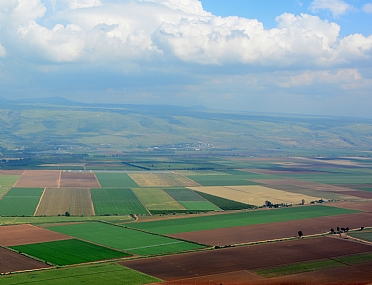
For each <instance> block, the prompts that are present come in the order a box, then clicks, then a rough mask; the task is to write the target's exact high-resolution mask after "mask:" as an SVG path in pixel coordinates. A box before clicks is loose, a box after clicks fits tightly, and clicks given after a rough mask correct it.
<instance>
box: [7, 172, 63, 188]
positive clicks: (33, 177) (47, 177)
mask: <svg viewBox="0 0 372 285" xmlns="http://www.w3.org/2000/svg"><path fill="white" fill-rule="evenodd" d="M60 178H61V171H55V170H25V172H24V173H23V174H22V175H21V177H20V178H19V180H18V181H17V183H16V184H15V185H14V187H26V188H29V187H40V188H47V187H48V188H58V187H59V186H60Z"/></svg>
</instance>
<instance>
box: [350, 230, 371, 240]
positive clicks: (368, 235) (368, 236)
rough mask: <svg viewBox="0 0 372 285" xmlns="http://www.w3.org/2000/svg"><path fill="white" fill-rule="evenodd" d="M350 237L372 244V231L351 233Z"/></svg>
mask: <svg viewBox="0 0 372 285" xmlns="http://www.w3.org/2000/svg"><path fill="white" fill-rule="evenodd" d="M350 236H352V237H356V238H360V239H363V240H366V241H370V242H372V231H370V232H356V233H350Z"/></svg>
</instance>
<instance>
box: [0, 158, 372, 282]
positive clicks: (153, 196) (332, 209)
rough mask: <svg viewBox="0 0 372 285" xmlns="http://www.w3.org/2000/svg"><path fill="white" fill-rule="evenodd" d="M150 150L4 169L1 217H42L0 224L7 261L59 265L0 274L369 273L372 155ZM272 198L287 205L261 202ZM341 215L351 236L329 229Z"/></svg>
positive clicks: (222, 278)
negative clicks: (147, 156)
mask: <svg viewBox="0 0 372 285" xmlns="http://www.w3.org/2000/svg"><path fill="white" fill-rule="evenodd" d="M131 159H132V158H131ZM198 159H199V158H197V159H195V161H197V160H198ZM149 161H153V163H152V164H151V165H150V166H149V167H150V169H154V171H143V172H140V171H139V170H140V169H141V168H140V167H145V166H146V163H147V162H141V163H137V164H133V165H135V166H133V165H132V166H131V165H126V164H123V166H122V165H120V164H118V163H117V160H116V161H114V160H113V161H112V162H107V163H104V162H102V163H90V165H91V166H92V167H94V168H95V169H97V170H98V169H99V170H102V169H103V168H100V167H99V165H103V166H105V167H107V168H105V169H109V168H110V167H113V169H126V168H128V169H129V168H130V169H131V170H132V169H133V168H136V172H120V171H112V172H110V171H104V172H103V171H97V172H86V171H81V172H73V171H69V170H63V171H55V170H37V171H36V170H22V171H12V170H7V171H3V170H0V186H1V187H0V215H1V217H0V223H2V224H17V223H26V222H28V223H30V222H32V223H35V224H34V225H30V224H24V225H7V226H5V225H2V226H0V245H1V246H2V247H1V248H0V250H1V252H0V255H1V257H2V259H3V258H5V259H6V260H7V264H5V263H3V262H0V273H6V272H10V271H18V270H21V271H22V270H29V269H40V268H47V267H50V264H55V265H58V266H59V267H61V268H58V269H57V268H55V269H48V270H47V271H45V272H33V273H22V274H17V275H14V276H5V275H4V276H0V283H1V284H27V282H29V281H34V280H36V279H37V283H38V284H45V285H46V284H50V283H48V280H53V284H61V285H62V284H63V285H64V284H67V283H65V282H68V283H70V284H71V283H76V282H77V281H78V280H80V281H81V282H82V283H89V284H102V283H110V284H122V283H123V280H125V283H126V284H146V283H149V282H153V283H154V282H161V284H190V283H196V284H213V285H214V284H221V283H222V284H225V283H226V284H230V283H231V282H235V283H236V284H246V282H247V281H249V282H250V284H278V283H280V282H281V283H290V282H301V280H309V283H310V284H312V282H313V284H322V282H321V281H322V279H321V278H328V279H324V280H329V282H333V283H334V284H340V282H341V281H342V282H345V283H346V284H354V283H359V284H368V283H371V282H372V270H371V268H372V246H371V244H370V240H371V234H370V230H369V227H372V224H371V221H372V206H371V205H372V196H371V194H370V193H371V191H370V189H372V181H371V179H370V177H371V173H372V172H371V171H370V164H369V163H370V162H369V160H367V159H366V160H354V159H351V158H348V159H338V160H337V159H335V160H334V161H333V162H332V159H329V160H327V161H322V159H318V158H315V159H311V158H306V159H303V158H300V157H291V158H259V157H232V158H229V157H221V158H219V159H215V160H214V162H213V163H211V164H209V166H210V167H212V168H214V169H207V170H197V169H196V168H193V167H192V163H190V164H186V163H185V164H184V166H187V168H188V169H192V170H182V171H177V172H170V171H167V172H160V171H156V170H159V169H160V168H161V167H166V166H168V165H166V164H167V163H168V162H167V161H166V160H164V159H162V158H154V160H149ZM190 161H191V160H190ZM171 162H172V160H171V159H170V160H169V163H171ZM61 165H62V164H60V165H59V166H58V167H61ZM68 165H73V164H71V163H70V164H64V168H65V167H67V166H68ZM199 165H202V163H199ZM205 165H207V163H206V164H205ZM146 167H147V166H146ZM172 167H176V163H174V164H173V165H172ZM172 167H171V168H172ZM177 167H181V163H179V164H177ZM61 169H62V168H61ZM71 170H73V169H71ZM266 201H270V202H271V204H273V205H274V206H275V207H278V205H279V209H269V208H268V207H263V209H257V208H259V207H260V208H261V207H262V205H263V204H265V202H266ZM302 201H304V202H305V204H306V205H298V204H300V203H302ZM309 203H311V204H314V203H315V205H309ZM317 203H325V204H323V205H319V204H317ZM284 204H287V206H286V207H281V205H284ZM296 204H297V205H296ZM248 209H249V210H248ZM234 210H240V211H237V212H236V211H234ZM66 212H68V213H69V216H64V215H65V213H66ZM190 212H192V213H194V215H189V213H190ZM201 212H209V213H201ZM164 214H165V215H164ZM169 214H171V215H169ZM58 215H60V216H58ZM62 215H63V216H62ZM129 215H130V216H129ZM22 216H25V217H22ZM89 220H92V221H89ZM93 220H101V221H102V222H97V221H93ZM337 227H349V228H350V232H349V233H348V237H349V238H348V239H345V237H347V236H346V235H345V234H343V235H341V236H340V235H331V234H330V233H329V231H330V229H331V228H333V229H336V228H337ZM361 228H365V229H364V230H363V231H361V230H360V229H361ZM298 231H302V232H303V234H304V235H305V238H302V239H298V238H295V237H296V236H297V234H298ZM311 235H325V236H327V237H321V238H309V236H311ZM354 238H357V239H358V240H365V242H363V241H358V242H355V241H353V239H354ZM287 239H288V240H287ZM282 240H286V241H282ZM268 241H270V242H268ZM248 243H249V244H251V243H254V244H251V245H250V246H249V247H247V246H244V245H246V244H248ZM255 243H258V244H255ZM232 245H233V246H236V245H240V246H236V247H231V246H232ZM225 246H226V247H227V248H223V247H225ZM221 247H222V248H221ZM206 248H207V249H208V250H205V249H206ZM217 248H219V249H218V250H217ZM304 249H306V254H303V253H304ZM267 252H270V254H266V253H267ZM175 253H183V254H175ZM25 255H27V257H26V256H25ZM154 255H155V256H156V257H152V256H154ZM247 256H249V257H252V256H253V257H254V258H250V259H249V260H250V261H249V262H246V260H247ZM31 257H33V258H35V259H32V258H31ZM128 257H130V259H128ZM137 257H141V258H140V259H137ZM132 259H133V260H132ZM8 260H9V262H8ZM40 260H44V261H45V262H47V263H45V262H44V263H43V262H40ZM105 260H110V262H113V261H112V260H116V261H115V262H120V264H121V265H118V264H117V263H106V261H105ZM119 260H120V261H119ZM96 261H97V262H99V264H97V265H92V266H86V265H83V266H81V265H79V266H78V267H76V268H68V267H66V268H65V267H64V266H65V265H74V264H81V263H90V262H96ZM8 263H9V264H8ZM122 265H124V266H128V267H130V268H132V269H136V270H139V271H140V272H142V273H139V272H138V271H133V270H131V269H128V268H127V267H124V266H122ZM195 265H197V266H195ZM93 269H94V271H92V270H93ZM132 276H133V281H131V280H132V279H131V278H132ZM319 276H320V277H319ZM35 278H36V279H35ZM48 278H49V279H48ZM118 279H120V280H118ZM17 280H18V281H17ZM139 280H140V281H139ZM95 282H98V283H95ZM131 282H132V283H131ZM229 282H230V283H229ZM159 284H160V283H159Z"/></svg>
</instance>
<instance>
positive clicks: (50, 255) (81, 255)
mask: <svg viewBox="0 0 372 285" xmlns="http://www.w3.org/2000/svg"><path fill="white" fill-rule="evenodd" d="M11 248H13V249H15V250H17V251H19V252H23V253H26V254H28V255H31V256H34V257H36V258H38V259H41V260H44V261H48V262H50V263H52V264H55V265H70V264H77V263H86V262H91V261H97V260H105V259H116V258H122V257H128V256H130V254H128V253H125V252H121V251H117V250H113V249H110V248H106V247H102V246H99V245H95V244H92V243H88V242H85V241H81V240H77V239H68V240H58V241H50V242H42V243H35V244H25V245H17V246H11Z"/></svg>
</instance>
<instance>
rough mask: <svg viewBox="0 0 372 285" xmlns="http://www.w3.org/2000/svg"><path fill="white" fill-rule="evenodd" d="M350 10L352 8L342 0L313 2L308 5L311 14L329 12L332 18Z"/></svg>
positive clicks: (316, 0)
mask: <svg viewBox="0 0 372 285" xmlns="http://www.w3.org/2000/svg"><path fill="white" fill-rule="evenodd" d="M352 9H353V6H352V5H349V4H347V3H346V2H344V1H343V0H314V1H313V2H312V3H311V5H310V10H311V11H312V12H318V11H320V10H329V11H331V13H332V15H333V16H334V17H338V16H341V15H343V14H345V13H346V12H347V11H349V10H352Z"/></svg>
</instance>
